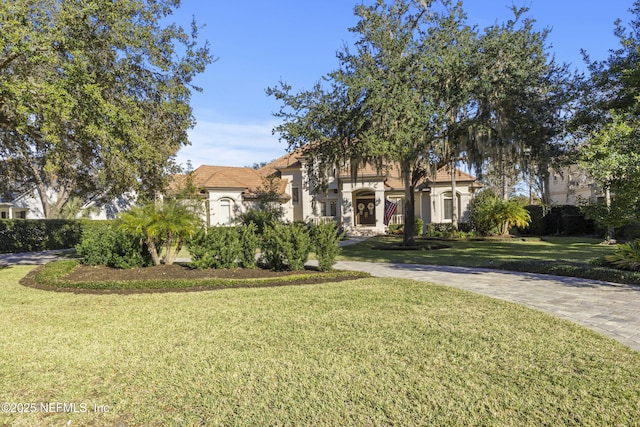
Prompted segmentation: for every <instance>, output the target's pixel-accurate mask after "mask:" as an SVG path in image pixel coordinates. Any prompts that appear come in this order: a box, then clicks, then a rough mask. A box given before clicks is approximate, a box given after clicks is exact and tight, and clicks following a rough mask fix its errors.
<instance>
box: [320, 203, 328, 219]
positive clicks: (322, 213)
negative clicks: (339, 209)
mask: <svg viewBox="0 0 640 427" xmlns="http://www.w3.org/2000/svg"><path fill="white" fill-rule="evenodd" d="M320 216H327V203H326V202H320Z"/></svg>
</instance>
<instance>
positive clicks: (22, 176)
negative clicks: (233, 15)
mask: <svg viewBox="0 0 640 427" xmlns="http://www.w3.org/2000/svg"><path fill="white" fill-rule="evenodd" d="M179 4H180V1H179V0H117V1H104V0H88V1H82V2H79V1H75V0H34V1H24V0H20V1H3V2H0V22H1V23H2V31H0V106H1V107H0V175H2V176H3V177H11V179H4V180H2V182H1V183H0V190H1V191H2V193H4V194H5V195H7V196H9V197H10V196H11V195H12V194H15V193H17V192H23V191H32V190H33V189H35V190H36V192H37V195H38V196H39V198H40V201H41V202H42V209H43V212H44V213H45V215H46V217H47V218H56V217H58V215H59V214H60V212H61V211H62V210H63V208H64V206H65V205H66V203H68V202H69V200H71V199H72V198H81V199H83V200H85V201H86V200H89V199H92V200H99V199H104V200H109V199H110V198H112V197H113V196H119V195H122V194H123V193H125V192H127V191H130V190H136V191H137V192H138V194H146V195H153V194H154V193H155V192H156V191H158V190H159V189H161V188H162V186H163V177H164V175H165V174H166V173H167V172H168V171H169V170H171V166H172V157H173V156H174V155H175V153H176V152H177V150H178V149H179V148H180V147H181V146H183V145H185V144H187V143H188V140H187V130H188V129H189V128H190V127H191V126H193V124H194V118H193V116H192V113H191V107H190V106H189V102H190V97H191V90H192V89H194V88H195V87H194V86H192V84H191V82H192V80H193V78H194V77H195V76H196V75H197V74H199V73H201V72H202V71H204V69H205V67H206V65H207V64H209V63H211V62H212V58H211V56H210V54H209V49H208V46H207V45H206V44H204V45H201V46H198V45H197V43H196V39H197V32H198V31H197V30H198V29H197V26H196V25H195V22H194V24H193V25H192V28H191V29H189V30H184V29H183V28H180V27H178V26H176V25H174V24H171V23H170V21H169V17H170V15H171V13H172V12H173V10H174V9H176V8H177V7H178V6H179ZM195 89H197V88H195Z"/></svg>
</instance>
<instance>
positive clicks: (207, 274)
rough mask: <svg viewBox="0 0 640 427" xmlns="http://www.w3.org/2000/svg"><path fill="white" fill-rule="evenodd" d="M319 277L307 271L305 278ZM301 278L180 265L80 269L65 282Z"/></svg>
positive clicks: (290, 272) (258, 271)
mask: <svg viewBox="0 0 640 427" xmlns="http://www.w3.org/2000/svg"><path fill="white" fill-rule="evenodd" d="M313 273H318V271H317V270H305V274H313ZM292 274H300V272H295V271H271V270H263V269H259V268H254V269H246V268H233V269H200V270H198V269H194V268H189V267H185V266H182V265H179V264H173V265H159V266H156V267H145V268H132V269H125V270H122V269H117V268H110V267H103V266H89V265H79V266H77V267H76V268H75V269H74V270H73V271H72V272H71V274H69V275H67V276H66V277H65V278H64V280H68V281H71V282H111V281H125V280H167V279H169V280H171V279H180V280H183V279H187V280H189V279H212V278H215V279H259V278H264V277H282V276H290V275H292Z"/></svg>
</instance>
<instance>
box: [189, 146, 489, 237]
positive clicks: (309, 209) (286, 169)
mask: <svg viewBox="0 0 640 427" xmlns="http://www.w3.org/2000/svg"><path fill="white" fill-rule="evenodd" d="M330 175H331V176H330V178H329V181H328V186H327V188H326V190H325V191H323V192H320V193H314V192H313V190H312V189H313V188H314V187H315V186H314V183H313V182H312V179H311V178H310V177H309V176H308V174H307V164H306V158H305V156H304V155H302V153H301V151H296V152H294V153H290V154H285V155H284V156H282V157H280V158H279V159H276V160H274V161H272V162H271V163H269V164H267V165H266V166H264V167H263V168H261V169H259V170H254V169H250V168H238V167H223V166H201V167H199V168H197V169H196V170H195V171H194V172H193V181H194V183H195V184H196V185H197V186H198V187H199V188H201V189H202V190H201V194H203V196H204V198H205V207H206V208H205V215H204V216H205V218H204V219H205V221H206V222H207V224H210V225H217V224H230V223H232V222H233V219H234V216H235V215H237V213H238V212H241V211H243V210H246V209H248V208H249V207H251V206H252V203H253V202H254V201H255V198H256V195H257V194H258V193H259V192H260V190H261V188H264V185H265V182H266V180H267V179H268V177H272V179H275V180H276V181H275V186H276V187H277V188H278V194H279V196H280V202H281V203H282V206H283V208H284V219H285V220H287V221H305V222H311V223H320V222H327V221H337V222H338V223H339V224H340V225H341V226H342V227H343V228H344V229H345V231H347V233H348V234H351V235H355V234H377V233H384V232H385V231H386V229H387V226H388V224H385V204H387V205H388V203H385V202H386V201H389V202H392V203H396V204H397V208H396V211H395V213H394V215H393V216H392V217H390V218H389V223H390V224H402V223H403V221H404V215H403V212H402V208H403V198H404V188H403V184H402V180H401V178H400V171H399V168H398V167H397V166H396V165H391V167H388V168H387V170H386V171H384V172H379V171H378V170H376V169H375V168H373V167H370V166H367V167H363V168H361V169H358V171H357V177H356V179H353V178H352V176H351V173H350V171H349V170H348V169H346V168H345V169H342V170H334V171H332V172H331V173H330ZM479 188H481V184H479V183H478V182H477V181H476V179H475V178H474V177H473V176H471V175H469V174H466V173H464V172H462V171H459V170H456V194H455V197H456V198H457V200H458V218H459V219H460V221H465V220H466V218H467V215H468V207H469V202H470V201H471V199H472V198H473V195H474V194H475V192H476V190H478V189H479ZM452 206H453V195H452V191H451V175H450V173H449V172H448V171H447V170H445V169H441V170H440V171H438V173H437V174H436V175H435V176H433V177H431V178H430V179H425V180H424V181H423V182H421V183H419V185H417V186H416V194H415V213H416V218H421V219H422V220H423V222H424V224H428V223H447V222H449V223H450V222H451V220H452Z"/></svg>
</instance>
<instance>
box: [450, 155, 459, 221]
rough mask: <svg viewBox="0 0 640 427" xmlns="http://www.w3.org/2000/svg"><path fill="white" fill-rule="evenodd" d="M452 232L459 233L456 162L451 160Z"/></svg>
mask: <svg viewBox="0 0 640 427" xmlns="http://www.w3.org/2000/svg"><path fill="white" fill-rule="evenodd" d="M451 230H452V231H453V232H454V233H457V232H458V196H457V188H456V162H455V160H453V159H452V160H451Z"/></svg>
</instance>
